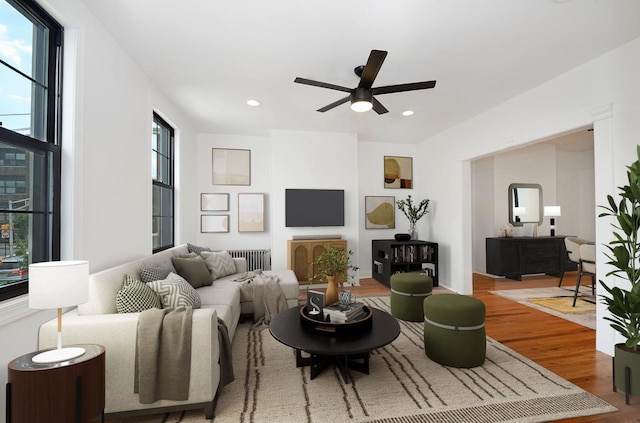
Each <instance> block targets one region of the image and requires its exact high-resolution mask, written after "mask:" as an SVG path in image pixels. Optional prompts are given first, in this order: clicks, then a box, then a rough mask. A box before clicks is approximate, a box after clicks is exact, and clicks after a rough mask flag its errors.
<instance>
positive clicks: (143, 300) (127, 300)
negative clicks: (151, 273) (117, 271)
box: [116, 275, 162, 313]
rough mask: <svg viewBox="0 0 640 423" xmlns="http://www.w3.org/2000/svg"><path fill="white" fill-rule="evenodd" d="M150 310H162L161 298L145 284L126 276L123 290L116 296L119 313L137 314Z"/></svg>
mask: <svg viewBox="0 0 640 423" xmlns="http://www.w3.org/2000/svg"><path fill="white" fill-rule="evenodd" d="M150 308H162V303H161V302H160V297H159V296H158V294H156V292H155V291H154V290H153V289H151V288H149V286H147V285H146V284H145V283H144V282H142V281H139V280H138V279H136V278H134V277H131V276H129V275H126V276H125V277H124V282H123V284H122V288H120V291H118V293H117V294H116V310H117V312H118V313H137V312H140V311H144V310H148V309H150Z"/></svg>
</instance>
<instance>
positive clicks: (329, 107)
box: [318, 95, 351, 112]
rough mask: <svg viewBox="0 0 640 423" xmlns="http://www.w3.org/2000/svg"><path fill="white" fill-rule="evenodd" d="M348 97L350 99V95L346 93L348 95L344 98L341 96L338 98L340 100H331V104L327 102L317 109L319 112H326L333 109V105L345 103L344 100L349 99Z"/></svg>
mask: <svg viewBox="0 0 640 423" xmlns="http://www.w3.org/2000/svg"><path fill="white" fill-rule="evenodd" d="M350 99H351V96H350V95H348V96H346V97H345V98H342V99H340V100H338V101H334V102H333V103H331V104H327V105H326V106H324V107H322V108H320V109H318V111H319V112H326V111H327V110H331V109H333V108H334V107H337V106H339V105H341V104H344V103H346V102H347V101H349V100H350Z"/></svg>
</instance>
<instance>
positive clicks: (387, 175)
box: [384, 156, 413, 188]
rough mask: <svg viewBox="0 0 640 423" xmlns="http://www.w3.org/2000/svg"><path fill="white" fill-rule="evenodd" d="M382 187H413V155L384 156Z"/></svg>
mask: <svg viewBox="0 0 640 423" xmlns="http://www.w3.org/2000/svg"><path fill="white" fill-rule="evenodd" d="M384 187H385V188H413V157H398V156H384Z"/></svg>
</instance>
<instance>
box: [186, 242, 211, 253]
mask: <svg viewBox="0 0 640 423" xmlns="http://www.w3.org/2000/svg"><path fill="white" fill-rule="evenodd" d="M187 249H188V250H189V252H190V253H196V254H200V253H202V252H203V251H211V248H209V247H200V246H198V245H193V244H189V243H187Z"/></svg>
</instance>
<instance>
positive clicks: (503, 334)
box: [300, 272, 640, 423]
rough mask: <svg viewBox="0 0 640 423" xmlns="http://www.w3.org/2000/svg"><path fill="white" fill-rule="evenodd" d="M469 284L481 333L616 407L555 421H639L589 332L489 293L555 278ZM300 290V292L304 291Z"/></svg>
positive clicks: (368, 286) (374, 290) (367, 290)
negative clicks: (479, 304) (481, 315)
mask: <svg viewBox="0 0 640 423" xmlns="http://www.w3.org/2000/svg"><path fill="white" fill-rule="evenodd" d="M575 279H576V274H575V272H571V273H567V274H566V275H565V278H564V281H563V286H565V285H568V286H571V285H572V284H573V283H574V281H575ZM473 286H474V293H473V296H474V297H476V298H478V299H480V300H482V301H483V302H484V303H485V305H486V309H487V317H486V320H485V324H486V330H487V336H490V337H491V338H493V339H495V340H497V341H499V342H501V343H503V344H505V345H507V346H508V347H509V348H512V349H514V350H515V351H517V352H519V353H520V354H522V355H524V356H525V357H527V358H529V359H530V360H533V361H535V362H536V363H538V364H540V365H541V366H543V367H545V368H547V369H549V370H551V371H552V372H554V373H556V374H558V375H559V376H561V377H563V378H565V379H567V380H569V381H571V382H572V383H574V384H576V385H578V386H580V387H581V388H582V389H584V390H585V391H588V392H590V393H592V394H594V395H596V396H598V397H600V398H602V399H604V400H605V401H607V402H608V403H609V404H611V405H613V406H614V407H617V408H618V409H619V410H620V411H617V412H614V413H608V414H600V415H596V416H588V417H579V418H574V419H565V420H559V421H561V422H572V423H578V422H603V423H640V397H631V405H626V404H625V396H624V393H622V392H613V389H612V386H613V385H612V384H613V382H612V378H611V366H612V362H611V357H610V356H608V355H607V354H604V353H601V352H598V351H596V349H595V331H594V330H591V329H589V328H586V327H584V326H581V325H578V324H576V323H572V322H570V321H568V320H564V319H562V318H559V317H555V316H553V315H551V314H547V313H544V312H542V311H539V310H536V309H534V308H531V307H527V306H525V305H522V304H519V303H516V302H514V301H511V300H508V299H506V298H503V297H500V296H497V295H493V294H491V293H489V291H494V290H500V289H523V288H542V287H548V286H558V278H554V277H551V276H544V275H543V276H525V277H523V280H522V281H512V280H510V279H504V278H492V277H488V276H484V275H479V274H474V279H473ZM349 289H351V290H352V291H353V292H354V293H355V294H356V295H363V296H365V295H381V294H386V293H389V288H387V287H386V286H384V285H383V284H381V283H379V282H377V281H376V280H374V279H361V280H360V286H357V287H349ZM300 293H301V296H302V295H303V294H304V290H301V291H300Z"/></svg>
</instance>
